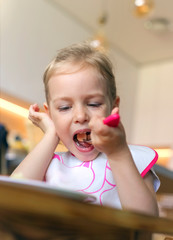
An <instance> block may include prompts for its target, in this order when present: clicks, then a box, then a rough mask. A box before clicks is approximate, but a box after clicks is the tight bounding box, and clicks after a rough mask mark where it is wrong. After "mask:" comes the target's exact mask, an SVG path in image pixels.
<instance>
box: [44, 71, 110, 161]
mask: <svg viewBox="0 0 173 240" xmlns="http://www.w3.org/2000/svg"><path fill="white" fill-rule="evenodd" d="M48 87H49V96H50V101H49V107H48V111H49V115H50V117H51V119H52V120H53V122H54V125H55V128H56V131H57V134H58V136H59V138H60V139H61V141H62V142H63V143H64V145H65V146H66V148H67V149H68V150H69V151H70V152H71V153H72V154H73V155H75V156H76V157H77V158H78V159H80V160H81V161H90V160H93V159H95V158H96V157H97V155H98V154H99V152H98V151H97V150H96V149H95V148H94V146H93V145H92V144H91V143H89V142H88V141H87V139H89V138H90V132H91V130H90V128H89V122H90V120H91V118H92V117H93V116H98V117H106V116H108V115H109V114H110V113H111V104H110V100H109V98H108V96H107V94H106V86H105V84H104V83H103V82H102V81H101V80H100V79H99V78H98V72H97V70H96V69H94V68H92V67H86V68H83V69H81V70H79V71H75V72H73V73H70V74H61V75H55V76H52V77H51V78H50V80H49V83H48ZM83 139H84V140H83Z"/></svg>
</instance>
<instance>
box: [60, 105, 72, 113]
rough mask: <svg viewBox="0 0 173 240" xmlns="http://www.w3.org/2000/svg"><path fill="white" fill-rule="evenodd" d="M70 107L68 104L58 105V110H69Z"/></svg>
mask: <svg viewBox="0 0 173 240" xmlns="http://www.w3.org/2000/svg"><path fill="white" fill-rule="evenodd" d="M70 108H71V107H69V106H62V107H59V108H58V110H59V111H60V112H63V111H67V110H69V109H70Z"/></svg>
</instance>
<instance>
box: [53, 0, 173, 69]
mask: <svg viewBox="0 0 173 240" xmlns="http://www.w3.org/2000/svg"><path fill="white" fill-rule="evenodd" d="M54 1H55V3H56V5H57V7H60V8H61V9H62V10H63V11H65V12H66V13H67V14H68V15H69V16H70V17H71V18H73V19H75V20H76V21H78V23H79V24H82V25H83V27H84V28H86V29H88V30H90V31H91V32H92V33H93V34H94V33H95V31H96V30H97V29H98V18H99V17H100V15H101V14H102V13H103V9H104V10H105V11H106V12H107V14H108V20H107V23H106V25H105V33H106V36H107V39H108V42H109V45H110V46H111V48H113V49H115V50H117V51H119V52H121V53H122V54H124V55H125V56H126V57H127V58H129V59H130V60H132V61H134V62H135V63H137V64H146V63H151V62H155V61H165V60H170V59H171V60H172V59H173V0H153V1H154V3H155V5H154V8H153V10H152V11H151V12H150V14H148V15H147V16H145V17H140V18H139V17H136V16H135V15H134V4H133V2H134V1H133V0H104V1H103V0H87V1H84V0H54ZM153 18H166V19H168V20H169V21H170V25H169V27H170V29H169V30H168V31H163V32H155V31H154V32H153V31H151V30H147V29H146V28H145V27H144V23H145V22H146V21H147V20H149V19H153Z"/></svg>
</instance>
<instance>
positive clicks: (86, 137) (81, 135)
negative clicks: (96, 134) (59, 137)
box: [77, 132, 91, 141]
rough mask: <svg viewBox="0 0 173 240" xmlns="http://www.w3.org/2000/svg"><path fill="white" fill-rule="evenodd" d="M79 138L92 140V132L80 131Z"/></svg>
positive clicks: (79, 139) (80, 139)
mask: <svg viewBox="0 0 173 240" xmlns="http://www.w3.org/2000/svg"><path fill="white" fill-rule="evenodd" d="M77 140H78V141H90V140H91V138H90V132H85V133H78V134H77Z"/></svg>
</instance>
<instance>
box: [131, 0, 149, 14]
mask: <svg viewBox="0 0 173 240" xmlns="http://www.w3.org/2000/svg"><path fill="white" fill-rule="evenodd" d="M134 5H135V15H136V16H138V17H143V16H145V15H146V14H148V13H149V12H150V11H151V10H152V9H153V5H154V4H153V0H135V1H134Z"/></svg>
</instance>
